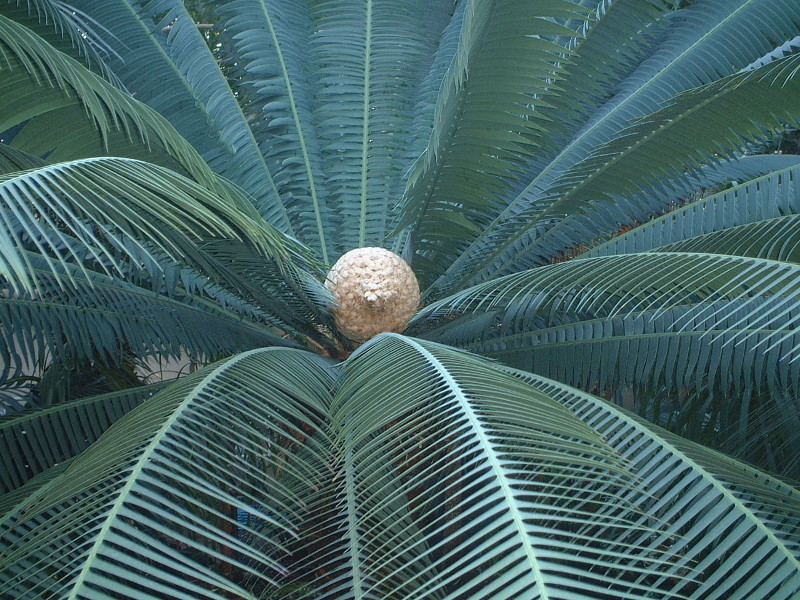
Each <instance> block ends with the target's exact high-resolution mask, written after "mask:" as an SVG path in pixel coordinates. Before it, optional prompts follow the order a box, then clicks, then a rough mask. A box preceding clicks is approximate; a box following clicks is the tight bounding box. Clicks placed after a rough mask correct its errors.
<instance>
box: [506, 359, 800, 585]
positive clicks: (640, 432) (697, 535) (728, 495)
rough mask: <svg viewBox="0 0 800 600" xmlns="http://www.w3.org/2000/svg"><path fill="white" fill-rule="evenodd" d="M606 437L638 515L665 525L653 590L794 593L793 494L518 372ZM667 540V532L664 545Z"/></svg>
mask: <svg viewBox="0 0 800 600" xmlns="http://www.w3.org/2000/svg"><path fill="white" fill-rule="evenodd" d="M518 375H519V376H520V377H521V378H523V379H525V380H526V381H529V382H530V383H531V385H532V386H533V387H534V389H536V390H537V391H540V392H542V393H546V394H549V395H551V396H552V397H554V398H556V399H557V400H559V401H560V402H562V403H563V404H564V405H565V406H567V407H569V408H570V409H571V410H572V411H574V412H575V414H576V415H578V416H579V417H580V418H581V419H582V420H583V421H584V422H586V423H587V424H589V425H591V426H592V427H594V428H595V429H596V431H597V432H598V433H600V434H601V435H603V436H604V439H605V440H606V441H607V443H608V444H609V445H610V446H611V447H613V448H615V449H617V450H618V451H619V452H620V453H621V454H622V456H624V457H625V459H626V460H627V461H629V464H630V465H631V469H632V470H634V471H635V472H636V473H637V474H638V475H639V477H640V479H641V481H642V484H643V488H644V489H645V490H646V491H647V493H646V495H645V496H642V497H640V498H638V499H637V500H636V502H637V505H638V506H639V507H640V508H641V510H642V512H643V514H649V515H651V518H652V517H655V518H657V519H659V520H663V522H668V523H671V526H670V527H669V528H667V529H666V531H665V532H664V533H663V534H662V536H663V537H659V536H656V537H655V538H651V539H650V540H649V542H650V543H656V544H657V543H662V542H663V543H665V544H670V543H674V548H675V550H676V551H677V552H679V553H680V554H681V555H682V558H681V560H680V562H679V564H678V566H677V569H676V570H677V572H678V573H683V574H689V573H691V579H692V581H693V583H690V584H688V585H687V583H686V582H685V581H681V579H680V578H678V579H677V580H676V579H672V578H671V577H670V576H669V575H667V574H666V573H665V574H664V576H663V577H662V578H661V579H660V580H659V582H658V583H657V584H656V585H654V586H653V587H656V588H658V589H659V590H663V593H665V594H666V595H667V597H673V598H675V597H681V596H682V595H683V594H685V595H686V596H687V597H690V598H726V599H730V600H746V599H749V598H770V599H772V598H775V599H778V598H780V599H785V600H789V599H791V598H793V597H795V596H796V595H797V594H798V593H800V571H799V570H798V567H799V566H800V562H798V561H800V553H798V549H800V535H799V534H798V532H800V527H798V526H799V525H800V490H798V489H797V488H794V487H792V486H790V485H788V484H786V483H784V482H782V481H780V480H778V479H776V478H774V477H770V476H769V475H765V474H764V473H761V472H758V471H756V470H755V469H753V468H752V467H750V466H748V465H745V464H743V463H740V462H737V461H735V460H733V459H731V458H728V457H726V456H724V455H722V454H719V453H717V452H714V451H713V450H709V449H707V448H703V447H702V446H698V445H696V444H692V443H691V442H689V441H686V440H684V439H681V438H679V437H677V436H674V435H671V434H669V433H667V432H666V431H663V430H661V429H659V428H657V427H655V426H653V425H651V424H649V423H647V422H645V421H643V420H642V419H639V418H637V417H635V416H634V415H631V414H630V413H628V412H625V411H623V410H621V409H619V408H617V407H614V406H613V405H611V404H609V403H607V402H603V401H602V400H600V399H599V398H596V397H593V396H590V395H588V394H585V393H583V392H579V391H578V390H574V389H569V388H566V386H564V385H563V384H561V383H558V382H556V381H552V380H547V379H544V378H541V377H536V376H531V375H528V374H524V373H519V374H518ZM670 536H674V537H672V538H671V539H672V540H673V542H671V541H670Z"/></svg>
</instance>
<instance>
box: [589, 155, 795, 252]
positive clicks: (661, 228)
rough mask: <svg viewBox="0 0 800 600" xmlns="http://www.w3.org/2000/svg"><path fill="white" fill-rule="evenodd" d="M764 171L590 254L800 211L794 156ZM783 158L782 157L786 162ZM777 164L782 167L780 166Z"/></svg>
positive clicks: (636, 248)
mask: <svg viewBox="0 0 800 600" xmlns="http://www.w3.org/2000/svg"><path fill="white" fill-rule="evenodd" d="M783 158H785V159H787V161H788V162H789V164H788V165H781V166H779V168H777V169H774V170H770V171H769V172H767V173H766V174H764V175H761V176H758V177H754V178H747V179H746V180H745V181H740V182H738V183H735V184H733V185H731V186H730V188H729V189H724V190H722V191H719V192H716V193H712V194H708V195H706V196H703V197H701V198H698V199H697V200H694V201H692V202H687V203H686V204H685V205H684V206H681V207H678V208H676V209H675V210H673V211H670V212H669V213H667V214H666V215H664V216H663V217H661V218H659V219H653V220H652V221H649V222H647V223H643V224H642V225H640V226H639V227H635V228H633V229H631V230H630V231H628V232H626V233H624V234H622V235H620V236H617V237H614V238H613V239H611V240H609V241H608V242H605V243H603V244H600V245H598V246H597V247H596V248H592V249H591V250H589V251H588V252H587V253H586V256H587V257H589V256H607V255H610V254H630V253H634V252H646V251H648V250H653V249H655V248H658V247H660V246H665V245H668V244H674V243H678V242H683V241H685V240H686V241H688V240H691V239H692V238H694V237H696V236H699V235H704V234H710V233H714V232H717V231H724V230H725V229H726V228H728V227H736V226H739V225H747V224H749V223H754V222H757V221H762V220H767V219H772V218H778V217H781V216H783V215H793V214H798V213H800V202H799V201H798V197H800V196H799V194H800V164H798V159H797V158H796V157H792V156H790V157H783ZM782 162H783V161H782ZM776 166H778V165H776Z"/></svg>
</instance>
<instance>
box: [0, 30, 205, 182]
mask: <svg viewBox="0 0 800 600" xmlns="http://www.w3.org/2000/svg"><path fill="white" fill-rule="evenodd" d="M0 51H1V52H2V55H3V57H4V58H3V63H2V66H1V67H0V68H2V70H3V72H4V77H3V85H2V86H0V99H2V102H3V104H4V106H6V107H7V110H5V111H4V112H3V118H2V119H0V131H5V130H7V129H9V128H11V127H14V126H17V125H20V124H23V123H26V121H27V124H26V127H25V129H31V128H34V127H35V126H36V125H37V124H38V125H40V126H41V125H42V123H40V122H39V121H44V123H45V124H46V126H47V127H48V128H49V132H48V133H49V139H48V140H47V141H46V143H47V153H48V154H50V156H51V157H52V158H53V159H55V160H58V155H59V153H62V152H63V153H66V154H68V155H70V153H72V154H71V157H75V154H74V153H75V151H76V150H79V149H82V148H83V147H82V140H81V138H80V137H77V138H76V139H70V138H69V137H68V136H53V131H58V130H59V129H60V128H61V127H63V125H64V115H63V114H61V112H60V111H59V109H64V110H67V111H69V110H70V109H71V108H72V107H73V105H74V104H76V100H73V99H71V98H70V95H71V94H75V96H76V99H77V102H78V103H79V104H80V107H81V108H83V109H84V111H85V113H86V116H88V117H89V119H90V122H91V123H92V125H93V129H95V133H99V134H100V136H101V141H102V142H103V144H106V143H108V141H109V136H113V135H114V133H115V132H118V131H123V132H124V133H125V135H126V136H128V139H130V138H131V137H139V138H140V139H141V141H142V142H144V143H145V144H149V143H153V144H158V145H159V146H160V147H161V148H162V149H163V152H164V153H165V155H166V157H167V159H168V160H169V161H170V162H169V164H170V166H172V165H173V164H175V165H176V166H177V167H178V168H183V169H185V170H186V171H187V172H188V173H190V174H191V175H192V176H193V177H194V178H196V179H197V180H198V181H200V182H201V183H203V184H204V185H208V186H209V187H212V189H213V188H215V187H216V188H219V187H220V185H219V183H218V182H217V180H216V177H215V176H214V175H213V174H212V172H211V170H210V169H209V168H208V165H206V163H205V162H204V161H203V160H202V159H201V158H200V156H199V155H198V154H197V151H196V150H195V149H194V148H193V147H192V146H191V145H190V144H189V143H187V141H186V140H185V139H183V138H182V137H180V135H178V134H177V132H176V131H175V130H174V129H173V127H172V126H171V125H170V123H169V121H167V120H166V119H165V118H164V117H162V116H161V115H160V114H158V113H157V112H155V111H153V110H152V109H150V108H148V107H147V106H145V105H143V104H141V103H140V102H138V101H137V100H135V99H134V98H132V97H131V96H130V95H129V94H126V93H124V92H122V91H120V90H119V89H117V88H115V87H113V86H112V85H110V84H109V83H107V82H106V81H105V80H104V79H102V78H101V77H99V76H98V75H96V74H94V73H93V72H91V71H89V70H87V69H86V68H85V67H83V65H81V64H80V63H78V62H77V61H75V60H74V59H72V58H71V57H69V56H68V55H66V54H63V53H61V52H58V51H57V50H55V49H54V48H53V47H52V46H50V45H49V44H47V43H46V42H45V40H43V39H42V38H40V37H39V36H37V35H36V34H35V33H34V32H33V31H31V30H29V29H27V28H25V27H23V26H22V25H20V24H18V23H16V22H15V21H12V20H10V19H8V18H7V17H5V16H3V15H2V14H0ZM71 115H72V116H73V118H72V119H69V120H68V121H67V122H69V123H71V124H73V125H75V124H76V122H77V123H80V120H76V119H75V118H74V117H76V116H77V113H71ZM53 116H56V117H57V118H56V119H53V118H52V117H53ZM34 117H40V118H34ZM59 119H60V121H59ZM18 135H19V134H18ZM43 137H45V138H47V137H48V136H47V135H45V136H43ZM40 141H41V140H40ZM54 144H55V145H57V144H62V145H64V147H62V148H60V149H59V148H57V147H55V145H54ZM95 146H97V143H96V141H95ZM103 149H104V148H103V146H102V145H101V146H99V147H95V148H94V152H95V153H97V152H99V153H102V151H103ZM90 155H92V154H90Z"/></svg>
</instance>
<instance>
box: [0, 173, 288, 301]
mask: <svg viewBox="0 0 800 600" xmlns="http://www.w3.org/2000/svg"><path fill="white" fill-rule="evenodd" d="M0 197H2V199H3V201H4V206H3V207H2V209H0V215H1V216H2V221H0V231H1V232H2V235H3V239H4V240H5V242H4V243H3V245H2V247H0V274H2V275H3V276H4V277H5V278H7V279H8V280H9V281H10V282H11V284H12V286H13V287H14V288H15V289H17V290H22V289H25V290H28V291H31V290H32V289H33V288H34V287H35V286H36V280H35V279H32V275H33V273H32V272H30V271H29V269H28V266H27V265H26V262H25V254H24V252H23V251H22V249H23V248H24V246H25V244H26V243H28V244H31V245H33V246H34V247H36V248H37V249H38V250H39V251H41V252H42V253H43V254H44V255H51V256H52V255H55V256H54V260H55V262H61V263H64V262H66V261H67V260H69V258H70V255H74V252H75V251H74V250H73V249H72V246H70V245H67V246H66V247H64V248H59V246H60V242H62V241H64V240H63V236H62V234H61V232H62V231H63V232H64V233H66V234H67V235H69V236H71V237H72V238H74V239H76V240H77V241H78V242H80V243H81V244H83V245H84V249H86V250H89V251H90V252H92V253H93V255H94V256H95V258H96V259H97V260H98V261H99V263H100V264H101V265H104V264H109V263H110V265H111V269H109V272H111V271H112V270H119V266H118V264H117V262H116V257H115V256H114V254H113V251H117V252H123V253H125V254H127V255H128V256H131V257H133V255H132V253H131V251H129V250H127V249H126V248H124V247H121V246H120V244H119V243H118V242H117V241H116V240H115V238H114V236H113V234H114V233H116V234H120V235H122V236H126V237H129V238H130V239H131V240H135V241H137V242H139V249H140V250H144V254H145V255H147V252H146V250H145V249H144V246H142V243H148V244H152V245H153V246H155V247H156V248H158V249H160V250H162V251H163V252H165V253H166V254H167V255H168V256H171V257H173V258H176V259H178V258H179V257H181V256H182V255H184V254H187V253H191V247H192V246H193V245H194V243H195V241H193V240H199V239H200V238H202V237H204V236H208V235H210V236H215V235H216V236H219V235H221V236H224V237H232V238H239V239H246V240H248V241H249V242H251V243H253V244H254V245H255V246H256V247H257V248H259V249H260V251H261V252H263V253H264V254H266V255H267V256H270V257H272V258H273V259H274V260H276V261H278V262H279V263H280V262H282V261H284V260H289V259H290V252H292V250H294V251H295V252H296V250H297V249H299V248H300V245H299V244H297V243H296V242H294V241H292V240H290V239H288V238H284V237H283V236H281V235H280V234H279V233H278V232H277V231H275V230H274V229H272V228H271V227H270V226H268V225H267V224H266V223H264V222H263V221H262V220H261V219H260V217H259V216H258V214H257V213H256V212H255V209H253V208H252V207H250V206H249V205H248V204H247V203H246V202H244V201H243V200H242V199H241V198H240V199H239V201H238V203H236V202H235V200H233V199H232V198H235V196H233V197H232V198H224V197H220V196H217V195H215V194H213V193H211V192H209V191H208V190H207V189H206V188H204V187H202V186H200V185H198V184H196V183H194V182H193V181H191V180H189V179H186V178H184V177H181V176H180V175H177V174H176V173H174V172H172V171H169V170H166V169H163V168H161V167H157V166H155V165H151V164H147V163H142V162H139V161H134V160H130V159H119V158H96V159H84V160H78V161H73V162H69V163H62V164H57V165H50V166H47V167H42V168H40V169H34V170H32V171H24V172H19V173H11V174H8V175H6V176H3V177H2V178H0ZM106 229H107V230H109V232H110V233H111V234H112V235H111V236H105V237H104V236H103V233H102V232H103V230H106ZM112 249H113V251H112ZM301 251H302V250H301ZM54 269H56V267H55V266H54ZM53 272H57V271H56V270H54V271H53Z"/></svg>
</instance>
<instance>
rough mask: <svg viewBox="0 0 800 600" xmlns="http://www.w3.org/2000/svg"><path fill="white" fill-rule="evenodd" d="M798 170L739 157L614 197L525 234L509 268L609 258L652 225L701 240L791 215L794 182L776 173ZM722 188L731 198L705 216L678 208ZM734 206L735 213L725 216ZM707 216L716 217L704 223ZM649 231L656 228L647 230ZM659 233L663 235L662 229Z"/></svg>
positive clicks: (775, 158)
mask: <svg viewBox="0 0 800 600" xmlns="http://www.w3.org/2000/svg"><path fill="white" fill-rule="evenodd" d="M798 164H800V158H798V157H797V156H795V155H788V154H762V155H746V156H739V157H736V158H733V159H731V160H724V161H722V162H720V163H717V164H711V165H707V166H704V167H703V168H701V169H699V170H697V171H695V172H693V173H688V174H687V175H686V176H685V177H681V178H677V179H672V180H669V181H659V182H656V183H655V184H652V185H645V186H643V187H642V189H640V190H637V191H636V192H635V193H631V194H625V195H624V196H615V198H614V200H613V201H612V202H597V203H592V204H591V205H585V210H582V211H581V212H579V213H572V214H569V215H567V216H565V217H564V218H563V219H559V220H558V221H557V222H555V223H551V224H549V225H548V226H547V227H543V228H542V229H541V230H539V231H537V232H536V235H533V232H531V234H528V235H525V236H522V237H521V238H520V239H519V240H517V242H516V243H515V244H514V247H516V248H517V249H518V253H517V255H516V256H515V258H514V259H513V260H514V264H515V265H516V266H517V268H518V270H521V269H528V268H531V267H534V266H538V265H542V264H547V263H550V262H554V261H558V260H563V259H564V258H568V257H571V256H576V255H581V256H586V257H588V256H596V255H603V254H609V253H613V251H612V250H611V249H612V248H616V247H617V243H618V242H622V241H623V240H626V239H628V238H629V237H630V234H631V233H633V232H634V231H638V230H640V229H641V230H642V231H648V230H649V231H651V232H655V231H656V230H658V226H656V224H658V223H661V224H662V225H666V228H667V229H670V228H671V230H672V231H673V232H676V233H677V232H678V231H681V230H682V231H683V233H684V234H686V235H692V234H691V233H690V231H694V232H699V233H701V234H702V232H703V231H712V230H714V229H718V228H720V227H725V226H732V225H733V224H735V223H739V222H742V223H744V222H748V221H749V220H751V219H756V218H759V217H758V215H759V214H761V213H762V211H763V213H764V214H767V215H769V214H774V215H780V214H785V213H786V212H787V211H793V210H794V209H792V208H791V202H790V203H789V204H786V200H785V199H786V197H787V195H788V196H790V195H791V194H792V193H793V191H792V189H793V187H794V179H793V177H792V176H787V177H783V176H781V173H786V172H787V170H788V169H791V168H792V167H795V166H797V165H798ZM771 174H774V175H775V177H774V178H773V179H772V181H773V183H770V184H764V185H761V182H762V181H764V178H765V177H767V176H770V175H771ZM748 182H752V183H751V184H748ZM728 188H730V189H734V190H736V192H735V193H733V194H731V195H728V196H726V198H727V200H726V201H725V202H720V203H719V206H718V205H716V202H715V201H712V202H709V203H706V205H705V206H706V208H707V210H708V214H705V213H703V212H699V211H698V212H692V211H686V212H684V211H683V207H685V206H691V205H692V204H693V202H694V200H695V199H697V198H698V197H700V198H702V197H704V196H707V197H709V198H711V197H713V196H714V192H715V191H718V190H721V189H726V190H727V189H728ZM768 190H770V191H769V192H768ZM753 194H755V195H753ZM740 195H741V196H745V195H746V196H747V197H749V198H750V201H749V203H748V204H742V203H741V202H740V200H743V199H744V198H741V199H739V196H740ZM734 198H736V199H737V200H734ZM782 199H783V200H782ZM725 204H727V205H728V206H727V208H725V209H724V210H723V211H722V212H725V213H726V216H725V217H721V214H722V213H721V212H719V211H718V209H722V207H723V206H724V205H725ZM734 205H736V206H739V208H738V209H736V210H731V209H732V208H733V206H734ZM771 211H774V212H771ZM711 214H716V215H717V216H716V217H715V218H713V219H709V217H710V215H711ZM687 217H688V218H689V219H695V218H696V219H697V222H696V225H690V224H689V222H688V221H684V220H683V219H685V218H687ZM640 224H642V225H640ZM653 226H656V228H655V229H652V230H651V229H650V228H651V227H653ZM698 226H699V227H698ZM661 232H662V233H665V232H666V229H662V230H661ZM636 236H637V239H639V240H640V242H641V240H642V239H643V238H641V237H639V234H638V233H637V234H636ZM650 241H651V242H652V243H656V244H664V243H667V239H666V238H665V239H664V240H660V241H659V240H657V239H655V238H651V240H650ZM649 249H652V246H648V247H645V246H641V247H639V249H638V250H631V251H632V252H640V251H645V250H649Z"/></svg>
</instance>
